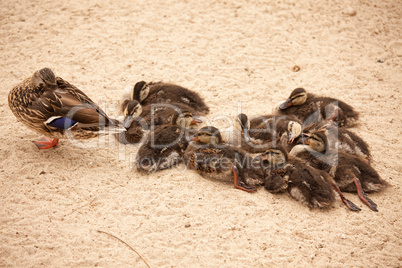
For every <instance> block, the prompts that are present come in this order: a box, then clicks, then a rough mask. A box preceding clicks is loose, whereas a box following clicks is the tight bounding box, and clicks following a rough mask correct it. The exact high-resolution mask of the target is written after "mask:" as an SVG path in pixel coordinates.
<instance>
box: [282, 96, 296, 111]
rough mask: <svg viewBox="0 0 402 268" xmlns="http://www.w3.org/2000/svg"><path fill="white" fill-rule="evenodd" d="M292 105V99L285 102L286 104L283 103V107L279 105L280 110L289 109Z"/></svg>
mask: <svg viewBox="0 0 402 268" xmlns="http://www.w3.org/2000/svg"><path fill="white" fill-rule="evenodd" d="M292 105H293V103H292V99H291V98H289V99H287V100H285V102H284V103H282V104H281V105H279V109H281V110H285V109H286V108H289V107H290V106H292Z"/></svg>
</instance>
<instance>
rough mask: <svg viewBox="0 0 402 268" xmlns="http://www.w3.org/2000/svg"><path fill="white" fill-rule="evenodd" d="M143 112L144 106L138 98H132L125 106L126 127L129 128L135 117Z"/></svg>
mask: <svg viewBox="0 0 402 268" xmlns="http://www.w3.org/2000/svg"><path fill="white" fill-rule="evenodd" d="M141 113H142V106H141V104H140V103H139V102H138V101H136V100H131V101H129V102H128V103H127V105H126V107H125V108H124V111H123V114H124V128H126V129H128V128H129V127H130V126H131V124H132V123H133V121H134V118H136V117H139V116H140V115H141Z"/></svg>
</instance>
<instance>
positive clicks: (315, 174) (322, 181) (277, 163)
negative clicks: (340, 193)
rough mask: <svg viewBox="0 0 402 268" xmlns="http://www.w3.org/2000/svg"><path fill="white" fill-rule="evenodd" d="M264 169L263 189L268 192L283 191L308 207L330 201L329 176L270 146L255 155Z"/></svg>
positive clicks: (327, 203) (279, 148)
mask: <svg viewBox="0 0 402 268" xmlns="http://www.w3.org/2000/svg"><path fill="white" fill-rule="evenodd" d="M259 158H260V159H261V166H262V167H263V168H264V170H265V174H266V175H265V188H266V189H267V190H268V191H269V192H271V193H278V192H283V191H285V190H286V191H287V192H288V193H289V194H290V195H291V196H292V197H293V198H295V199H296V200H298V201H300V202H301V203H302V204H304V205H307V206H309V207H319V208H326V207H329V206H331V204H332V203H333V202H334V200H335V197H334V192H333V190H332V184H331V178H330V176H329V175H328V174H327V173H326V172H323V171H321V170H318V169H315V168H313V167H311V166H309V165H306V164H305V162H304V161H302V160H301V159H298V158H296V157H289V156H288V153H287V151H286V149H285V148H284V147H283V146H282V145H279V144H276V145H275V143H271V144H270V148H269V149H268V150H267V151H266V152H265V153H263V154H262V155H260V156H259Z"/></svg>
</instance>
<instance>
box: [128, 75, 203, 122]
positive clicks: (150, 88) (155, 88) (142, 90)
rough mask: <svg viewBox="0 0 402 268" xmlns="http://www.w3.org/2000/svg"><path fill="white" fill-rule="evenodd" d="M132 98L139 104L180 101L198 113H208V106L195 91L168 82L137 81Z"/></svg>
mask: <svg viewBox="0 0 402 268" xmlns="http://www.w3.org/2000/svg"><path fill="white" fill-rule="evenodd" d="M132 92H133V95H132V98H133V99H134V100H137V101H138V102H139V103H141V105H143V106H144V105H147V104H151V103H160V102H163V103H171V102H175V103H180V104H183V105H187V107H190V108H192V109H194V110H195V111H197V112H198V113H199V114H200V115H205V114H207V113H209V108H208V106H207V105H206V104H205V102H204V100H203V99H202V98H201V97H200V95H199V94H198V93H197V92H194V91H191V90H189V89H187V88H184V87H181V86H179V85H175V84H169V83H162V82H157V83H153V82H151V83H146V82H144V81H140V82H137V83H136V84H135V85H134V88H133V91H132Z"/></svg>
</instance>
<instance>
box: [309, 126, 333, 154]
mask: <svg viewBox="0 0 402 268" xmlns="http://www.w3.org/2000/svg"><path fill="white" fill-rule="evenodd" d="M306 144H308V145H310V147H311V148H312V149H313V150H315V151H317V152H320V153H325V152H326V150H327V149H328V139H327V136H326V135H325V131H323V130H320V131H317V132H314V133H312V134H310V135H309V137H308V139H307V141H306Z"/></svg>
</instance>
